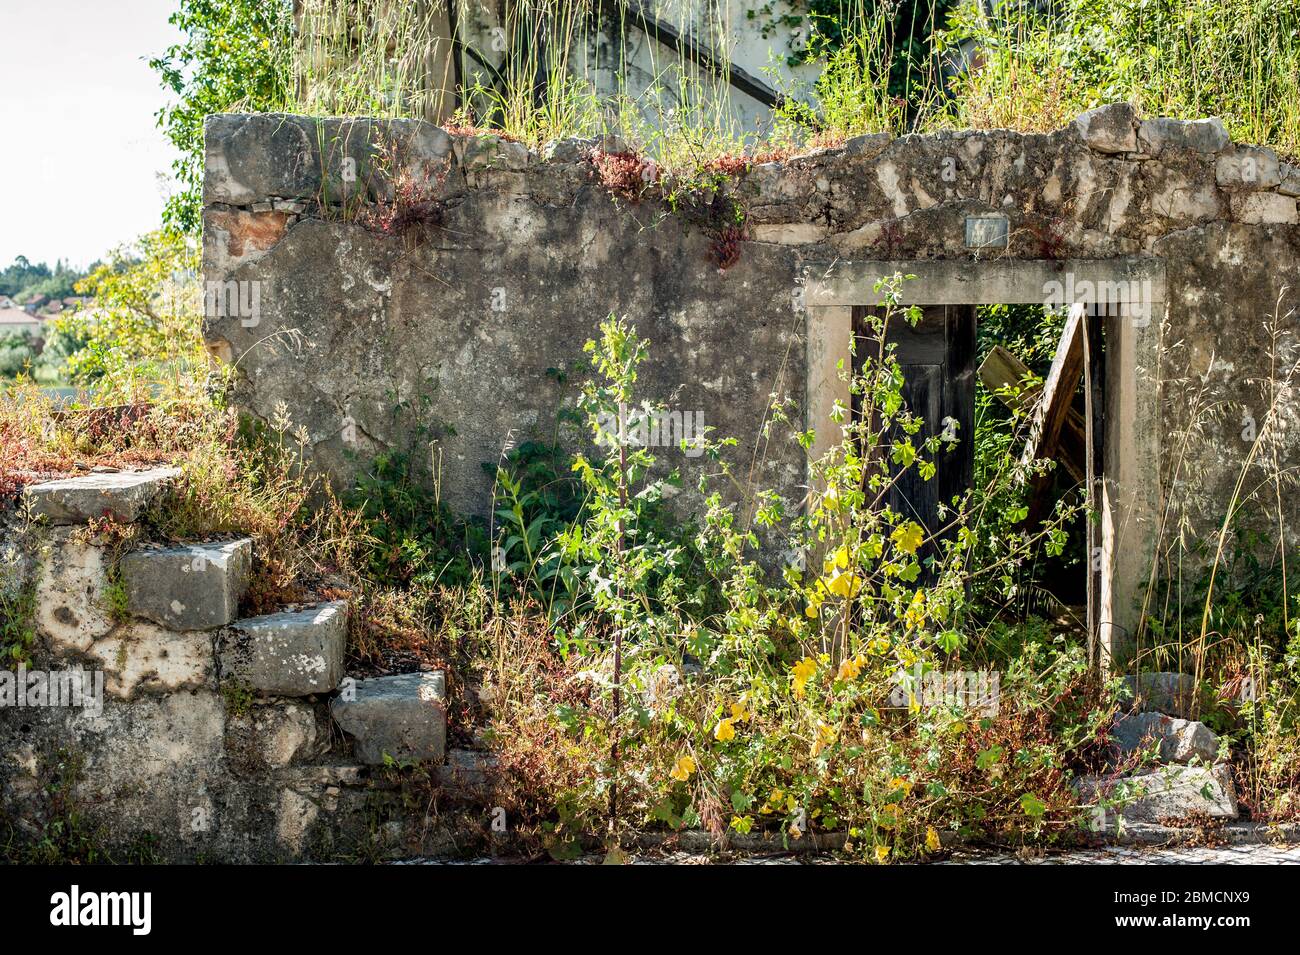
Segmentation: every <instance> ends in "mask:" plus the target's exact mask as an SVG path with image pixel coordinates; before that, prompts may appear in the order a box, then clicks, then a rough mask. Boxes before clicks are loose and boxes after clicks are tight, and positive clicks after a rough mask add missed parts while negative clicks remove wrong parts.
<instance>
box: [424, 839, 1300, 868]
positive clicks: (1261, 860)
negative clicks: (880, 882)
mask: <svg viewBox="0 0 1300 955" xmlns="http://www.w3.org/2000/svg"><path fill="white" fill-rule="evenodd" d="M510 861H521V860H507V859H473V860H467V861H465V862H462V863H460V864H462V865H493V864H502V863H509V862H510ZM602 861H604V859H603V857H602V856H600V855H590V856H586V857H584V858H582V859H579V860H576V863H575V864H577V865H599V864H600V863H601V862H602ZM627 861H628V862H629V863H631V864H633V865H834V864H836V863H837V862H839V861H840V860H839V859H837V858H835V857H834V856H829V855H801V856H770V855H769V856H759V855H754V856H736V855H714V854H711V853H702V852H669V853H651V854H639V853H632V854H631V855H630V857H629V858H628V860H627ZM408 864H433V865H437V864H439V862H438V861H437V860H433V859H420V860H410V862H409V863H408ZM934 865H1300V845H1291V844H1267V843H1253V844H1246V845H1230V846H1179V847H1154V846H1109V847H1107V848H1103V849H1079V850H1075V851H1071V852H1062V853H1054V854H1032V853H1014V854H1013V853H985V852H972V853H959V854H958V855H955V856H953V857H952V858H951V859H947V860H945V861H943V862H936V863H934Z"/></svg>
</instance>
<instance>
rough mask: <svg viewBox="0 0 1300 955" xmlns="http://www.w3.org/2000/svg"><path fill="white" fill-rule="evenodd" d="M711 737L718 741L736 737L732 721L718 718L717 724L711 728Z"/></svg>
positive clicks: (723, 741)
mask: <svg viewBox="0 0 1300 955" xmlns="http://www.w3.org/2000/svg"><path fill="white" fill-rule="evenodd" d="M713 738H714V739H716V740H717V741H718V742H719V743H725V742H727V741H728V740H733V739H735V738H736V727H735V726H733V725H732V721H731V720H729V719H726V720H720V721H719V722H718V725H717V726H715V727H714V728H713Z"/></svg>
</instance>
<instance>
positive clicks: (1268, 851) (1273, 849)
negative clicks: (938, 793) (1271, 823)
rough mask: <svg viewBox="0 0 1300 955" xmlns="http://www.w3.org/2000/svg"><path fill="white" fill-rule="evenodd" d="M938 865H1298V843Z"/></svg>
mask: <svg viewBox="0 0 1300 955" xmlns="http://www.w3.org/2000/svg"><path fill="white" fill-rule="evenodd" d="M938 864H939V865H1300V845H1285V844H1284V845H1271V844H1264V843H1257V844H1253V845H1235V846H1179V847H1147V846H1109V847H1107V848H1105V849H1083V850H1079V851H1075V852H1064V853H1061V854H1059V855H1046V856H1041V857H1033V856H1021V855H986V854H982V853H976V854H972V855H969V856H965V857H961V858H956V857H954V858H953V859H950V860H948V861H947V862H941V863H938Z"/></svg>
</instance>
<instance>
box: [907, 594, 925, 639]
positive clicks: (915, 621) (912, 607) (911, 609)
mask: <svg viewBox="0 0 1300 955" xmlns="http://www.w3.org/2000/svg"><path fill="white" fill-rule="evenodd" d="M903 623H905V624H907V626H909V627H911V628H912V629H913V630H920V629H921V628H922V627H923V626H925V591H923V590H918V591H917V592H916V594H915V595H913V597H912V602H911V603H910V604H909V605H908V607H907V612H906V613H905V614H903Z"/></svg>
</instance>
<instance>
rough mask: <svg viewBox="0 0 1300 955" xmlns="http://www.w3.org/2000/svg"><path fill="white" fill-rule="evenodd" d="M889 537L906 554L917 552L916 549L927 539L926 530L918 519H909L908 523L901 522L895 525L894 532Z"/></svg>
mask: <svg viewBox="0 0 1300 955" xmlns="http://www.w3.org/2000/svg"><path fill="white" fill-rule="evenodd" d="M889 539H890V540H891V541H893V542H894V546H895V547H897V548H898V549H899V550H901V551H902V552H903V553H904V554H915V553H916V549H917V548H918V547H920V546H921V542H922V541H923V540H925V531H924V530H922V528H921V525H920V524H918V523H916V521H908V522H907V523H906V524H899V525H898V526H897V527H895V528H894V532H893V533H892V534H890V535H889Z"/></svg>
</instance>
